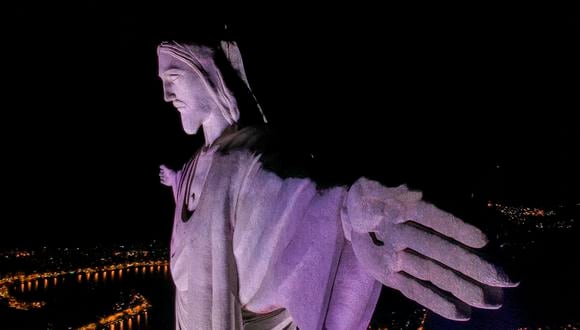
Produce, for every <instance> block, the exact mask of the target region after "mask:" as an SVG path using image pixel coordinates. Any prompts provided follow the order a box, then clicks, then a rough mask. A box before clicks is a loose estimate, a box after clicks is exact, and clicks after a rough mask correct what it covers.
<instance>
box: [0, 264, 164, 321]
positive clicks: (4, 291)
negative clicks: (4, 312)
mask: <svg viewBox="0 0 580 330" xmlns="http://www.w3.org/2000/svg"><path fill="white" fill-rule="evenodd" d="M168 264H169V262H168V261H167V260H147V261H137V262H130V263H124V264H115V265H107V266H102V267H86V268H78V269H76V270H71V271H58V272H44V273H33V274H28V275H25V274H16V275H7V276H4V277H2V278H0V300H6V301H7V302H8V306H9V307H11V308H15V309H20V310H30V309H36V308H41V307H43V306H44V305H45V304H46V303H45V302H42V301H40V302H38V301H35V302H25V301H20V300H18V299H16V297H14V296H12V295H11V294H10V290H9V287H10V286H12V285H13V284H14V283H15V282H17V281H18V282H20V285H21V288H22V290H24V283H28V284H27V285H28V288H29V289H30V288H31V287H32V283H34V286H35V288H37V287H38V281H39V280H43V281H44V287H46V286H47V283H48V279H49V278H53V281H54V284H55V285H56V283H57V278H58V277H61V276H65V275H71V274H72V275H74V274H77V276H78V279H79V280H81V279H82V274H86V276H87V279H89V278H90V276H91V274H94V276H93V278H94V279H95V280H98V276H99V273H101V272H102V273H103V277H104V278H106V274H107V271H110V272H111V274H114V273H115V271H117V270H118V271H119V272H120V274H122V271H123V270H124V269H134V271H135V273H139V269H141V272H142V273H145V272H146V270H147V268H149V271H150V272H153V270H154V269H155V267H156V268H157V270H160V269H161V267H163V269H164V271H165V272H167V267H168ZM112 276H114V275H112Z"/></svg>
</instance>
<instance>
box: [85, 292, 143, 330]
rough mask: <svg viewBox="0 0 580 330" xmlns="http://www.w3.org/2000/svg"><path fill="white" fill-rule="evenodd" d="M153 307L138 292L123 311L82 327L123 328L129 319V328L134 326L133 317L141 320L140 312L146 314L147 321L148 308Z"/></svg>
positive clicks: (88, 329)
mask: <svg viewBox="0 0 580 330" xmlns="http://www.w3.org/2000/svg"><path fill="white" fill-rule="evenodd" d="M149 308H151V304H150V303H149V302H148V301H147V299H145V297H143V296H142V295H140V294H138V293H136V294H134V295H133V296H132V297H131V301H130V302H129V306H127V308H125V309H123V310H122V311H119V312H116V313H114V314H111V315H107V316H104V317H101V318H100V319H99V320H98V321H97V322H95V323H90V324H87V325H83V326H82V327H80V329H82V330H93V329H102V328H109V329H111V330H114V329H115V326H116V325H118V326H119V329H123V324H124V322H125V321H127V323H128V326H129V328H131V327H132V323H133V319H134V318H136V319H137V323H139V322H140V319H141V316H140V314H144V316H145V322H147V310H148V309H149Z"/></svg>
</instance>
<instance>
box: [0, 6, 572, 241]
mask: <svg viewBox="0 0 580 330" xmlns="http://www.w3.org/2000/svg"><path fill="white" fill-rule="evenodd" d="M31 6H32V5H31ZM75 6H76V7H66V8H64V7H63V8H56V7H50V6H46V7H45V8H39V7H36V6H35V7H34V8H35V9H34V10H32V11H31V10H30V9H31V8H26V6H25V5H24V6H23V5H21V7H24V8H20V10H18V9H14V10H12V11H6V12H5V13H4V14H3V16H11V17H10V18H11V19H14V20H13V21H11V22H8V20H6V19H3V20H2V21H3V23H1V24H2V30H3V32H2V34H3V36H2V38H3V44H4V46H3V49H4V51H3V52H2V53H3V57H5V59H4V61H3V62H4V67H3V69H4V74H3V76H4V80H5V83H4V84H3V85H4V86H7V89H6V87H4V88H3V89H4V91H3V93H2V94H3V106H2V108H3V111H2V118H3V119H2V126H4V128H3V130H2V149H1V150H2V159H3V162H2V166H3V173H4V175H5V178H6V179H7V180H4V181H5V183H4V184H3V188H4V189H3V190H4V191H3V196H5V197H4V199H3V202H2V209H3V212H2V233H3V235H2V236H3V237H2V243H1V245H6V246H19V245H29V244H36V243H39V242H48V243H49V244H61V245H66V244H76V243H79V242H96V241H110V240H113V241H114V240H117V239H119V238H123V239H129V240H140V239H153V238H156V239H160V240H167V239H168V237H169V229H170V222H171V217H172V209H171V194H170V193H169V190H167V189H164V187H162V186H160V184H159V183H158V176H157V173H158V170H157V168H158V165H159V164H160V163H168V164H170V165H173V166H177V165H179V164H180V163H181V162H182V161H183V160H185V159H186V157H188V156H189V155H190V154H191V153H192V152H193V151H194V150H195V146H196V145H197V143H199V139H197V138H190V137H186V136H185V134H184V133H182V132H181V128H180V123H179V118H178V115H177V113H176V111H174V110H173V109H172V108H171V107H170V106H169V105H167V104H165V103H164V102H163V100H162V91H161V83H160V81H159V80H158V78H157V72H156V69H157V68H156V57H155V56H156V54H155V45H156V43H157V41H159V40H160V39H164V38H170V37H172V36H175V37H185V38H188V37H192V38H194V37H203V36H211V35H216V34H217V33H218V32H216V31H218V30H219V27H221V26H223V24H224V23H226V24H228V26H229V30H230V33H232V34H233V35H234V36H235V37H236V38H237V39H238V40H239V44H240V48H241V50H242V52H243V55H245V62H246V69H247V73H248V76H249V79H250V82H251V84H252V85H253V88H254V91H255V93H256V94H257V97H258V99H259V100H260V101H261V103H262V105H263V108H264V109H265V111H266V113H267V115H268V116H269V117H270V119H271V121H272V122H273V123H274V124H275V125H276V126H278V127H279V128H280V129H281V130H282V131H286V132H289V131H290V130H294V131H293V135H292V139H294V142H295V143H296V144H297V145H303V148H305V149H309V150H311V151H312V152H313V153H314V154H315V155H317V156H318V159H319V162H320V164H321V165H320V166H321V167H323V168H327V169H328V170H327V171H326V175H327V176H328V177H329V178H332V179H336V178H338V180H339V181H348V180H352V179H353V178H355V177H357V176H360V175H366V176H370V177H373V178H376V179H380V180H382V181H383V182H385V183H387V184H399V183H402V182H408V183H409V184H410V185H411V186H413V187H416V188H419V189H422V190H424V191H425V193H426V196H427V197H429V198H430V199H431V200H433V201H439V202H441V203H443V204H444V205H451V207H452V206H453V205H454V204H458V203H460V202H461V201H463V200H464V199H465V198H466V196H469V195H470V194H471V192H473V191H475V192H476V193H478V194H480V196H478V197H480V198H487V197H489V196H494V197H498V198H503V199H505V200H507V201H509V202H511V203H514V204H518V205H519V204H522V203H527V204H530V205H553V204H556V203H560V202H563V201H566V202H569V201H575V203H577V202H580V198H579V196H578V181H579V174H578V168H580V167H579V164H578V160H576V158H577V157H576V154H577V152H578V151H577V150H578V142H579V141H580V134H579V129H578V125H577V121H575V120H573V119H572V118H574V117H575V116H576V114H574V112H577V111H578V109H580V107H579V101H578V90H579V88H578V87H579V86H578V77H579V76H580V75H579V74H580V69H579V63H578V62H580V61H578V60H577V59H578V58H580V50H579V47H580V46H579V45H580V42H579V37H580V32H579V31H580V27H579V24H578V16H574V15H573V12H572V11H570V10H569V9H568V8H555V7H549V8H545V7H529V8H528V7H521V8H520V7H510V8H506V7H493V8H461V9H458V8H453V9H452V8H435V7H432V8H384V9H383V8H381V9H379V8H360V7H362V6H360V7H359V8H355V9H353V8H351V7H350V6H346V5H345V6H344V7H342V8H332V9H331V8H327V9H326V10H324V11H322V10H320V11H317V12H315V11H313V10H312V8H307V7H300V8H299V7H296V8H281V9H276V10H274V9H273V8H265V10H266V12H265V13H263V14H257V12H256V11H254V12H253V15H252V16H251V17H250V16H244V15H242V14H241V12H240V11H238V8H233V9H231V10H229V11H227V12H223V11H216V10H215V8H209V7H208V8H207V9H206V8H199V7H196V8H185V7H183V8H182V7H180V8H179V10H177V13H175V12H176V9H175V8H170V6H169V5H167V4H165V5H152V4H149V5H147V4H139V5H138V6H130V5H106V4H102V3H101V2H95V1H91V2H88V4H84V5H75ZM377 6H378V5H377ZM191 7H193V6H191ZM217 7H219V5H218V6H217ZM210 9H211V10H210ZM222 9H223V8H222ZM205 10H208V11H207V12H208V13H209V14H208V15H207V17H205V18H203V19H201V18H200V17H202V16H204V15H202V13H203V12H205ZM175 17H177V19H175ZM180 21H181V22H180ZM184 22H186V23H184ZM349 157H350V158H353V157H356V161H355V160H354V159H349ZM498 166H499V168H498ZM6 182H7V183H6ZM445 203H447V204H445Z"/></svg>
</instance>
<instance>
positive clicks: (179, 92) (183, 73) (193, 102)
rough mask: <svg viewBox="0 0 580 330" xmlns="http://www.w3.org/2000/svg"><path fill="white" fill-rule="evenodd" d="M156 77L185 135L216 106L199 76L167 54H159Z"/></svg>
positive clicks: (198, 125)
mask: <svg viewBox="0 0 580 330" xmlns="http://www.w3.org/2000/svg"><path fill="white" fill-rule="evenodd" d="M158 59H159V77H160V78H161V80H162V81H163V97H164V99H165V101H166V102H171V103H172V104H173V106H174V107H175V108H176V109H177V111H179V114H180V115H181V124H182V126H183V130H184V131H185V133H187V134H190V135H192V134H196V133H197V131H198V130H199V127H200V126H201V125H203V124H204V123H205V122H207V120H208V119H209V117H210V114H211V112H212V111H214V110H216V109H217V106H216V104H215V102H214V101H213V99H212V98H211V96H210V95H209V93H208V91H207V88H206V87H205V85H204V83H203V81H202V80H201V79H200V77H199V75H198V74H197V73H196V72H194V71H193V70H192V69H191V68H190V67H189V66H188V65H187V64H185V63H184V62H182V61H180V60H178V59H176V58H174V57H173V56H171V55H169V54H164V53H161V54H159V57H158Z"/></svg>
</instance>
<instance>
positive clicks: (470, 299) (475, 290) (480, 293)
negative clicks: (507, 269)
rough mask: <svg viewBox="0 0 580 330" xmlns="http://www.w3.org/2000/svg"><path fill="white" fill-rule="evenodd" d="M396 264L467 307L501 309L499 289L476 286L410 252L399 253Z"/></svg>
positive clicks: (464, 278)
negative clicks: (449, 294) (450, 294)
mask: <svg viewBox="0 0 580 330" xmlns="http://www.w3.org/2000/svg"><path fill="white" fill-rule="evenodd" d="M398 262H399V264H400V268H401V270H402V271H404V272H405V273H407V274H409V275H412V276H413V277H416V278H418V279H421V280H424V281H429V282H431V283H432V284H433V285H435V286H436V287H438V288H440V289H442V290H445V291H448V292H451V293H452V294H453V295H454V296H455V297H457V298H458V299H459V300H461V301H463V302H464V303H466V304H468V305H471V306H473V307H478V308H485V309H498V308H500V307H501V289H498V288H491V287H487V286H484V285H481V284H477V283H475V282H473V281H471V280H470V279H468V278H466V277H465V276H463V275H460V274H459V273H457V272H455V271H453V270H451V269H449V268H447V267H445V266H444V265H442V264H440V263H438V262H436V261H433V260H430V259H428V258H425V257H423V256H421V255H419V254H417V253H414V252H413V251H411V250H404V251H399V253H398ZM497 291H499V293H498V292H497Z"/></svg>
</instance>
